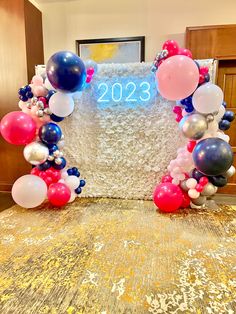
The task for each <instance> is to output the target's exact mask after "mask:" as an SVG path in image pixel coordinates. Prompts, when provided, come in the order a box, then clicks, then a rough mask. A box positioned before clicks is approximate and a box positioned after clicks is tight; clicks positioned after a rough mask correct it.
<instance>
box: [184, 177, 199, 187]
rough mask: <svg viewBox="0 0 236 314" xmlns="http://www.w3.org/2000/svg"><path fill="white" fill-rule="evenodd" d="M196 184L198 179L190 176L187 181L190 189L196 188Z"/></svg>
mask: <svg viewBox="0 0 236 314" xmlns="http://www.w3.org/2000/svg"><path fill="white" fill-rule="evenodd" d="M196 185H197V180H196V179H194V178H190V179H188V180H187V181H186V186H187V187H188V188H189V189H195V187H196Z"/></svg>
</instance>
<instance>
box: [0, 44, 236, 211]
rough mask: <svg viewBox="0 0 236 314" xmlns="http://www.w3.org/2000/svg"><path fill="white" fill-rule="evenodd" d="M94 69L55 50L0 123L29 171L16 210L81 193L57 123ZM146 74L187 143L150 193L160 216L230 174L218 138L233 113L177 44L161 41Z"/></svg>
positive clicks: (226, 148) (200, 201)
mask: <svg viewBox="0 0 236 314" xmlns="http://www.w3.org/2000/svg"><path fill="white" fill-rule="evenodd" d="M96 71H97V65H96V63H95V62H93V61H91V60H88V61H86V62H83V61H82V60H81V59H80V58H79V57H78V56H77V55H75V54H74V53H72V52H68V51H62V52H58V53H55V54H54V55H53V56H52V57H51V58H50V59H49V61H48V62H47V66H46V79H45V80H43V78H42V77H41V76H39V75H36V76H34V77H33V79H32V82H31V84H29V85H26V86H24V87H22V88H20V89H19V91H18V93H19V99H20V101H19V107H20V109H21V111H14V112H11V113H8V114H7V115H6V116H4V117H3V118H2V120H1V125H0V130H1V134H2V136H3V138H4V139H5V140H6V141H7V142H9V143H11V144H14V145H24V146H25V147H24V151H23V153H24V157H25V159H26V160H27V161H28V162H29V163H30V164H31V165H32V170H31V174H28V175H24V176H22V177H20V178H19V179H18V180H16V182H15V183H14V185H13V188H12V196H13V199H14V200H15V202H16V203H17V204H19V205H20V206H22V207H25V208H33V207H37V206H39V205H40V204H42V203H43V202H44V200H45V199H47V198H48V200H49V202H50V203H52V204H53V205H54V206H58V207H60V206H63V205H65V204H67V203H68V202H72V201H73V200H74V199H75V198H76V197H77V195H79V194H80V193H81V192H82V188H83V187H84V186H85V180H83V179H80V172H79V170H78V168H77V167H73V168H66V159H65V158H64V157H63V152H62V148H63V146H64V138H63V134H62V130H61V128H60V127H59V125H58V123H59V122H60V121H62V120H63V119H64V118H65V117H67V116H69V115H70V114H72V112H73V110H74V98H76V97H79V96H80V94H81V92H82V91H83V90H84V89H86V88H87V87H89V85H90V83H91V81H92V79H93V76H94V75H95V74H96ZM152 72H153V73H155V75H156V79H157V87H158V91H159V93H160V94H161V96H163V97H164V98H166V99H167V100H171V101H175V102H176V104H175V105H174V107H173V112H174V114H175V115H176V121H177V122H178V123H179V127H180V130H181V132H182V133H183V135H184V136H185V137H186V138H188V142H187V144H186V145H185V146H184V147H182V148H180V149H178V151H177V157H176V159H174V160H172V161H171V162H170V164H169V166H168V169H167V170H168V173H167V174H166V175H164V176H163V177H162V182H161V184H159V185H158V186H157V187H156V188H155V191H154V196H153V199H154V203H155V204H156V206H157V207H158V208H159V209H160V210H161V211H164V212H173V211H176V210H178V209H179V208H180V207H189V206H202V205H204V204H205V203H206V200H207V197H211V196H212V195H214V194H215V193H216V191H217V188H218V187H222V186H224V185H226V184H227V178H229V177H231V176H232V175H234V173H235V168H234V167H233V166H232V164H233V153H232V150H231V147H230V145H229V144H228V142H229V137H228V136H227V135H225V134H224V131H225V130H228V129H229V127H230V123H231V122H232V121H233V120H234V113H233V112H232V111H226V109H225V107H226V103H225V102H224V101H223V92H222V90H221V89H220V88H219V87H218V86H216V85H215V84H212V83H210V76H209V73H208V68H207V67H200V66H199V64H198V63H197V62H196V61H194V60H193V59H192V54H191V52H190V51H189V50H188V49H183V48H179V46H178V44H177V42H175V41H173V40H168V41H166V42H165V43H164V45H163V50H162V51H161V52H160V53H158V54H157V56H156V58H155V60H154V63H153V67H152Z"/></svg>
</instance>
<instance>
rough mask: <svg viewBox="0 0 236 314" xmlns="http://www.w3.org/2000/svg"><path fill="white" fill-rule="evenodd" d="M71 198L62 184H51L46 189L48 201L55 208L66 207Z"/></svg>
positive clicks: (68, 191)
mask: <svg viewBox="0 0 236 314" xmlns="http://www.w3.org/2000/svg"><path fill="white" fill-rule="evenodd" d="M70 196H71V191H70V189H69V188H68V186H66V185H65V184H64V183H53V184H51V185H50V187H49V189H48V200H49V202H50V203H51V204H53V205H54V206H57V207H61V206H64V205H66V204H67V203H68V202H69V200H70Z"/></svg>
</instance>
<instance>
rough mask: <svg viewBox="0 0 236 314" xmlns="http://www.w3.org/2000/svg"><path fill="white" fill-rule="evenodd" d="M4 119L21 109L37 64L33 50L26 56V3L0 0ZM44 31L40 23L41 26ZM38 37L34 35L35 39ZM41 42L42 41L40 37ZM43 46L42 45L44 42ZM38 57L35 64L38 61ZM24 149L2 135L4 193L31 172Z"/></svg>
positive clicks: (0, 157)
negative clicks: (23, 90) (21, 99)
mask: <svg viewBox="0 0 236 314" xmlns="http://www.w3.org/2000/svg"><path fill="white" fill-rule="evenodd" d="M0 21H1V27H0V42H1V45H0V69H1V75H0V119H1V118H2V117H3V116H4V115H5V114H6V113H8V112H10V111H15V110H19V108H18V94H17V91H18V89H19V87H21V86H22V85H25V84H26V83H27V82H28V77H27V69H29V67H30V71H31V73H33V72H32V71H34V66H33V64H29V66H27V55H29V54H32V55H33V54H34V53H35V49H32V48H33V47H32V46H31V48H29V45H28V54H27V53H26V31H25V1H24V0H0ZM38 27H39V28H40V23H39V26H38ZM28 32H29V30H28ZM36 36H37V34H34V33H31V37H36ZM37 40H38V41H40V40H41V41H42V38H41V39H40V37H38V39H37ZM41 45H42V42H41ZM37 58H38V57H35V58H34V59H33V60H34V61H33V62H35V63H41V61H42V59H39V61H38V62H37ZM22 150H23V147H17V146H14V145H10V144H8V143H6V142H5V141H4V140H3V139H2V137H1V136H0V165H1V171H0V190H3V191H6V190H10V189H11V186H12V184H13V182H14V181H15V180H16V179H17V178H18V177H20V176H21V175H23V174H25V173H27V172H28V171H29V170H30V165H29V164H28V163H26V161H25V160H24V157H23V155H22Z"/></svg>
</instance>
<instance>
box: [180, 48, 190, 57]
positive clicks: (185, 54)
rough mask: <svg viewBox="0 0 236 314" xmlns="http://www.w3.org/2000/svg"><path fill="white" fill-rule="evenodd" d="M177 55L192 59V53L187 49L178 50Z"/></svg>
mask: <svg viewBox="0 0 236 314" xmlns="http://www.w3.org/2000/svg"><path fill="white" fill-rule="evenodd" d="M178 55H182V56H186V57H189V58H191V59H192V58H193V55H192V52H191V51H190V50H189V49H187V48H179V51H178Z"/></svg>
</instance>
